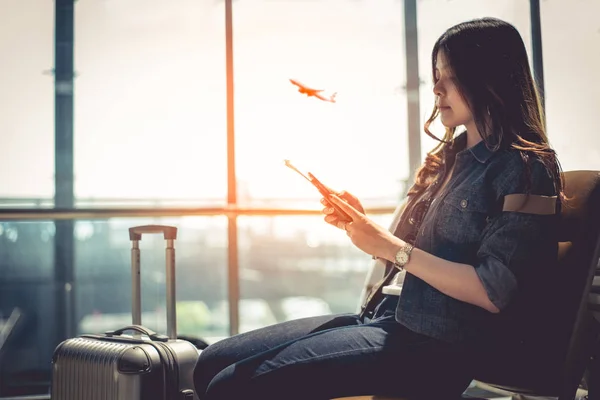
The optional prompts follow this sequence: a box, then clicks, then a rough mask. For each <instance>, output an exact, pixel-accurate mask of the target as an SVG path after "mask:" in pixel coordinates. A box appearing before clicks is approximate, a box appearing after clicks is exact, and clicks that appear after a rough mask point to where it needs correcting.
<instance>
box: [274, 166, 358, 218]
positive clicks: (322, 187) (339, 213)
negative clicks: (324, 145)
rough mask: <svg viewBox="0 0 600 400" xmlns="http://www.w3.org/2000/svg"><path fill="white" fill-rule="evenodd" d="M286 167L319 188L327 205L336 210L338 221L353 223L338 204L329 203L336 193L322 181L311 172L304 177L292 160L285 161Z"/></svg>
mask: <svg viewBox="0 0 600 400" xmlns="http://www.w3.org/2000/svg"><path fill="white" fill-rule="evenodd" d="M284 162H285V165H286V166H287V167H289V168H291V169H293V170H294V171H296V172H297V173H298V174H300V175H301V176H302V177H304V179H306V180H307V181H309V182H310V183H312V184H313V186H314V187H316V188H317V190H318V191H319V193H321V194H322V195H323V197H324V198H325V200H327V203H328V204H329V206H331V207H332V208H333V209H334V210H335V214H336V215H337V217H338V219H339V220H340V221H343V222H350V221H352V218H351V217H350V216H349V215H348V214H347V213H346V212H345V211H344V210H342V209H341V208H340V207H338V206H337V205H336V204H334V203H333V202H331V201H329V200H328V198H329V196H330V195H331V194H336V193H335V192H333V191H332V190H330V189H329V188H328V187H327V186H325V185H323V184H322V183H321V181H320V180H318V179H317V178H316V177H315V176H314V175H313V174H311V173H310V172H307V175H308V176H307V175H304V174H303V173H302V172H300V170H298V168H296V167H294V166H293V165H292V163H291V162H290V160H284Z"/></svg>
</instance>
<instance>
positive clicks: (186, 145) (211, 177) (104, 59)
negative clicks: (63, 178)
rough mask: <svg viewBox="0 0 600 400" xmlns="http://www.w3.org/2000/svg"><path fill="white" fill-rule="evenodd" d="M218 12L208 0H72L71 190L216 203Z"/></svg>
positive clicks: (220, 156) (220, 126) (221, 98)
mask: <svg viewBox="0 0 600 400" xmlns="http://www.w3.org/2000/svg"><path fill="white" fill-rule="evenodd" d="M224 19H225V17H224V7H223V3H222V2H215V1H191V0H175V1H159V0H151V1H148V0H128V1H101V0H90V1H82V2H77V4H76V23H75V26H76V32H75V34H76V37H77V40H76V47H75V67H76V70H77V74H78V78H77V82H76V95H75V170H76V180H75V193H76V196H77V197H78V198H79V199H82V198H95V204H100V203H101V199H106V198H111V199H129V200H131V199H144V201H146V200H148V199H161V200H165V199H177V200H181V199H186V200H197V201H196V204H197V203H204V204H206V203H210V204H215V203H224V199H225V191H226V187H227V177H226V166H227V163H226V144H225V143H226V142H225V140H226V128H225V126H226V120H225V118H226V117H225V109H226V107H225V106H226V102H225V92H226V90H225V52H224V46H225V44H224V43H225V40H224V37H225V36H224V35H225V33H224V32H225V31H224ZM163 204H165V202H164V201H163V202H162V203H159V204H158V206H160V205H163ZM92 205H93V204H92Z"/></svg>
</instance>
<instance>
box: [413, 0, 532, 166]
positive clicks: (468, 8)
mask: <svg viewBox="0 0 600 400" xmlns="http://www.w3.org/2000/svg"><path fill="white" fill-rule="evenodd" d="M417 4H418V10H417V27H418V35H419V76H420V77H421V81H422V82H424V83H423V84H422V85H421V91H420V92H421V93H420V95H421V101H420V107H421V153H422V154H423V157H425V155H426V154H427V152H429V151H431V150H432V149H433V148H434V147H435V146H436V144H437V142H436V141H435V140H433V139H431V138H430V137H429V136H427V135H426V134H425V133H424V132H423V128H422V127H423V125H424V124H425V121H427V119H428V118H429V115H431V111H432V110H433V104H434V96H433V81H432V76H431V50H432V49H433V45H434V44H435V41H436V40H437V39H438V38H439V37H440V36H441V35H442V33H444V31H445V30H446V29H448V28H450V27H452V26H453V25H456V24H458V23H461V22H464V21H468V20H470V19H473V18H482V17H496V18H500V19H502V20H504V21H506V22H509V23H511V24H513V25H514V26H515V27H516V28H517V30H518V31H519V33H520V34H521V37H522V38H523V41H524V42H525V47H526V48H527V52H528V54H529V60H530V63H531V27H530V26H531V24H530V19H529V1H522V0H455V1H446V0H432V1H419V2H417ZM532 67H533V66H532ZM430 130H431V131H432V133H433V134H435V135H436V136H437V137H439V138H442V137H443V135H444V127H443V125H442V124H441V123H440V121H439V118H437V119H436V121H435V123H434V124H432V126H431V128H430Z"/></svg>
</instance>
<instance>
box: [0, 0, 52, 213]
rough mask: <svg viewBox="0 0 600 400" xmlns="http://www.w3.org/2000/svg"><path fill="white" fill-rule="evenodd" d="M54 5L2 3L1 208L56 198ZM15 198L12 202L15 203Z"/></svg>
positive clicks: (28, 0)
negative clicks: (53, 72) (53, 71)
mask: <svg viewBox="0 0 600 400" xmlns="http://www.w3.org/2000/svg"><path fill="white" fill-rule="evenodd" d="M53 38H54V2H52V1H45V0H2V1H1V2H0V52H1V53H2V61H1V62H0V87H1V88H2V90H0V109H2V117H1V118H0V132H1V134H0V182H2V184H1V185H0V198H2V200H0V204H2V205H11V206H14V207H36V206H39V204H36V202H35V201H31V200H26V199H24V198H37V199H39V198H45V199H47V200H48V199H51V198H52V197H53V196H54V123H53V121H54V79H53V77H52V74H51V73H50V71H51V70H52V67H53V59H54V41H53ZM15 198H16V199H15Z"/></svg>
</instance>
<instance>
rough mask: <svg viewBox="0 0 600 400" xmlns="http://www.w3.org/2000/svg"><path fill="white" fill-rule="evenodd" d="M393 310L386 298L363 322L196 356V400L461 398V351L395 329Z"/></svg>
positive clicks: (326, 322)
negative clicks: (368, 396)
mask: <svg viewBox="0 0 600 400" xmlns="http://www.w3.org/2000/svg"><path fill="white" fill-rule="evenodd" d="M397 302H398V297H397V296H394V297H386V298H385V299H384V301H383V302H381V303H380V304H379V306H378V308H377V310H376V313H375V315H374V316H372V317H370V318H364V319H363V318H360V317H359V316H358V315H355V314H342V315H328V316H321V317H311V318H302V319H298V320H293V321H288V322H284V323H280V324H276V325H272V326H268V327H265V328H262V329H258V330H255V331H251V332H247V333H242V334H240V335H236V336H232V337H230V338H227V339H224V340H221V341H219V342H217V343H215V344H213V345H211V346H209V347H207V348H206V349H205V350H203V351H202V353H201V354H200V357H199V359H198V363H197V365H196V368H195V372H194V382H195V386H196V391H197V393H198V394H199V397H200V399H201V400H225V399H227V400H230V399H261V400H271V399H272V400H275V399H277V400H280V399H287V400H307V399H310V400H329V399H332V398H337V397H347V396H359V395H373V394H376V395H382V396H401V397H404V396H408V397H410V398H414V399H436V400H438V399H448V398H458V397H460V394H461V393H462V392H463V391H464V390H465V389H466V388H467V386H468V384H469V382H470V381H471V379H472V371H471V370H470V366H471V364H470V363H469V362H468V361H467V359H466V355H465V351H464V349H463V348H461V347H460V346H457V345H454V344H449V343H445V342H442V341H438V340H435V339H433V338H431V337H428V336H424V335H420V334H418V333H415V332H412V331H411V330H409V329H407V328H406V327H405V326H403V325H401V324H399V323H398V322H396V321H395V318H394V313H395V308H396V304H397ZM431 382H435V385H431Z"/></svg>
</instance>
